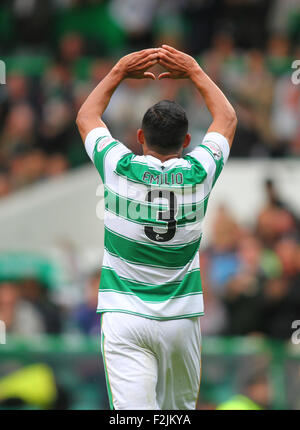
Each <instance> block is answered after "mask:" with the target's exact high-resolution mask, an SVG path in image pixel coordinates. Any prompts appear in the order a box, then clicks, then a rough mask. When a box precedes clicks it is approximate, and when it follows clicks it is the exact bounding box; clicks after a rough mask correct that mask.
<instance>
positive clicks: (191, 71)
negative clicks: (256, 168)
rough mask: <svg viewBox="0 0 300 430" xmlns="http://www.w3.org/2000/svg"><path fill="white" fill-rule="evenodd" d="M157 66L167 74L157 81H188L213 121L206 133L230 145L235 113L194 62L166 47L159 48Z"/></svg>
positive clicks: (188, 57)
mask: <svg viewBox="0 0 300 430" xmlns="http://www.w3.org/2000/svg"><path fill="white" fill-rule="evenodd" d="M158 55H159V64H161V65H162V66H163V67H164V68H165V69H166V70H167V72H165V73H161V74H160V75H159V77H158V78H159V79H164V78H171V79H184V78H187V79H190V80H191V81H192V82H193V83H194V84H195V86H196V88H197V89H198V90H199V92H200V93H201V95H202V96H203V98H204V101H205V104H206V106H207V108H208V110H209V111H210V113H211V115H212V118H213V121H212V123H211V125H210V127H209V129H208V132H211V131H215V132H218V133H220V134H222V135H223V136H225V137H226V139H227V140H228V143H229V145H230V146H231V145H232V141H233V138H234V133H235V129H236V125H237V117H236V114H235V111H234V109H233V107H232V106H231V104H230V103H229V101H228V100H227V98H226V97H225V95H224V94H223V93H222V91H221V90H220V88H218V87H217V85H216V84H215V83H214V82H213V81H212V80H211V79H210V78H209V77H208V76H207V74H206V73H205V72H204V71H203V70H202V69H201V67H200V66H199V64H198V63H197V62H196V60H195V59H194V58H193V57H191V56H189V55H187V54H185V53H183V52H180V51H178V50H177V49H174V48H172V47H171V46H168V45H163V46H162V48H159V54H158Z"/></svg>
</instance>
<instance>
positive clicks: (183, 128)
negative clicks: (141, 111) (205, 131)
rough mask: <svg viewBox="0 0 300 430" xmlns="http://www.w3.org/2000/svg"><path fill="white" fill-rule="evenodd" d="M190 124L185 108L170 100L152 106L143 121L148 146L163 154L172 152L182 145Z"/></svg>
mask: <svg viewBox="0 0 300 430" xmlns="http://www.w3.org/2000/svg"><path fill="white" fill-rule="evenodd" d="M188 125H189V123H188V119H187V116H186V113H185V110H184V109H183V108H182V107H181V106H180V105H179V104H178V103H176V102H174V101H170V100H162V101H160V102H158V103H156V104H155V105H153V106H151V107H150V108H149V109H148V110H147V112H146V113H145V115H144V118H143V121H142V129H143V131H144V135H145V139H146V143H147V146H149V147H150V148H153V149H155V150H156V151H157V152H158V153H161V154H170V153H172V152H173V151H174V149H175V150H177V149H179V148H180V147H181V145H182V144H183V142H184V138H185V136H186V134H187V131H188Z"/></svg>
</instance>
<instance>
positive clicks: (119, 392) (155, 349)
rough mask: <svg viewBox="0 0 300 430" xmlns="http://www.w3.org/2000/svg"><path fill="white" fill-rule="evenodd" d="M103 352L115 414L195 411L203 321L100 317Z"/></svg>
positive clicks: (119, 315) (121, 315) (115, 315)
mask: <svg viewBox="0 0 300 430" xmlns="http://www.w3.org/2000/svg"><path fill="white" fill-rule="evenodd" d="M101 350H102V355H103V360H104V367H105V372H106V382H107V389H108V395H109V400H110V407H111V408H112V409H133V410H136V409H167V410H168V409H170V410H191V409H195V407H196V402H197V398H198V393H199V387H200V376H201V331H200V318H199V317H196V318H185V319H177V320H165V321H157V320H153V319H148V318H143V317H140V316H135V315H129V314H125V313H117V312H105V313H103V314H102V342H101Z"/></svg>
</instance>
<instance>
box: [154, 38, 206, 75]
mask: <svg viewBox="0 0 300 430" xmlns="http://www.w3.org/2000/svg"><path fill="white" fill-rule="evenodd" d="M158 57H159V60H158V63H159V64H160V65H161V66H163V67H164V68H165V69H166V70H167V72H164V73H161V74H160V75H159V76H158V79H165V78H170V79H186V78H189V77H190V76H191V74H192V73H194V72H195V71H196V72H197V71H199V70H201V69H200V66H199V64H198V63H197V61H196V60H195V59H194V58H193V57H191V56H190V55H188V54H185V53H184V52H181V51H178V50H177V49H175V48H172V47H171V46H169V45H162V47H161V48H159V50H158Z"/></svg>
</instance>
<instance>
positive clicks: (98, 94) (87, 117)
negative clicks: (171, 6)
mask: <svg viewBox="0 0 300 430" xmlns="http://www.w3.org/2000/svg"><path fill="white" fill-rule="evenodd" d="M157 61H158V49H144V50H143V51H138V52H133V53H132V54H129V55H126V56H125V57H123V58H121V59H120V60H119V61H118V63H117V64H116V65H115V66H114V67H113V68H112V70H111V71H110V72H109V73H108V75H106V76H105V78H104V79H103V80H102V81H101V82H100V83H99V84H98V85H97V87H96V88H95V89H94V90H93V91H92V92H91V94H90V95H89V96H88V98H87V99H86V101H85V102H84V103H83V105H82V106H81V108H80V110H79V112H78V114H77V118H76V124H77V127H78V130H79V133H80V135H81V137H82V140H83V142H84V141H85V138H86V136H87V134H88V133H89V132H90V131H91V130H93V129H94V128H97V127H106V125H105V124H104V122H103V121H102V115H103V113H104V111H105V109H106V108H107V106H108V103H109V101H110V99H111V97H112V95H113V93H114V91H115V90H116V88H117V87H118V85H119V84H120V83H121V81H122V80H123V79H125V78H132V79H143V78H150V79H155V76H154V75H153V73H151V72H146V70H148V69H149V68H150V67H152V66H153V65H154V64H156V63H157Z"/></svg>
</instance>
